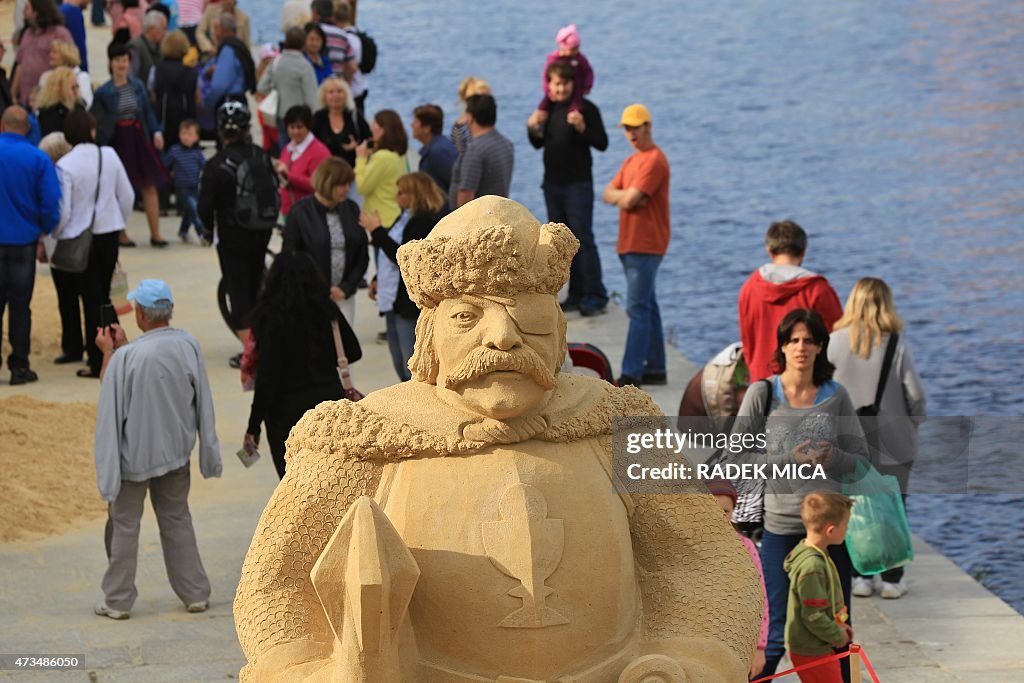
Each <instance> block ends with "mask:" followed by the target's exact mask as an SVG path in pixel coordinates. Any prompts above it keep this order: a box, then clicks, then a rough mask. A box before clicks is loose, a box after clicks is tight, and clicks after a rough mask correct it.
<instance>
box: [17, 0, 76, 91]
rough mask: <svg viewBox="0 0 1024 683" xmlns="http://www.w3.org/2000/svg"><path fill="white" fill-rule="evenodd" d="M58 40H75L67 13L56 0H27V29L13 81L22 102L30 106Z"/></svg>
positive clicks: (23, 35) (21, 44)
mask: <svg viewBox="0 0 1024 683" xmlns="http://www.w3.org/2000/svg"><path fill="white" fill-rule="evenodd" d="M55 40H66V41H68V42H69V43H73V42H74V39H73V38H72V37H71V32H70V31H68V30H67V29H66V28H64V17H63V16H62V15H61V13H60V10H58V9H57V5H56V4H55V3H54V1H53V0H28V2H26V3H25V33H23V34H22V36H21V41H20V42H19V43H18V54H17V57H15V59H16V60H17V62H18V69H17V70H16V71H15V72H14V80H13V81H12V82H11V94H12V95H13V96H14V98H15V99H16V100H17V101H18V103H19V104H21V105H22V106H28V104H29V97H30V96H31V94H32V89H33V88H35V87H36V86H37V85H38V84H39V77H40V76H42V75H43V72H44V71H46V70H48V69H49V68H50V46H51V45H52V44H53V41H55Z"/></svg>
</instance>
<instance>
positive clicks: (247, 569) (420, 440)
mask: <svg viewBox="0 0 1024 683" xmlns="http://www.w3.org/2000/svg"><path fill="white" fill-rule="evenodd" d="M577 247H578V242H577V241H576V239H575V238H574V237H573V236H572V233H571V232H570V231H569V230H568V229H567V228H566V227H565V226H564V225H561V224H547V225H543V226H542V225H540V224H539V223H538V222H537V220H536V219H534V218H533V216H532V215H530V213H529V212H528V211H527V210H526V209H525V208H524V207H522V206H520V205H519V204H517V203H515V202H512V201H510V200H507V199H500V198H497V197H483V198H480V199H477V200H476V201H474V202H471V203H470V204H468V205H466V206H464V207H462V208H461V209H459V210H458V211H456V212H454V213H452V214H451V215H449V216H448V217H447V218H445V219H444V220H443V221H442V222H441V223H439V224H438V226H437V227H436V228H435V229H434V230H433V232H432V233H431V235H430V237H429V238H427V239H426V240H421V241H417V242H413V243H410V244H408V245H406V246H403V247H402V248H401V249H400V250H399V260H400V262H401V269H402V273H403V275H404V277H405V281H406V284H407V286H408V290H409V295H410V296H411V297H412V299H413V300H414V301H415V302H416V303H417V304H418V305H419V306H420V307H421V309H422V313H421V315H420V319H419V322H418V324H417V328H416V352H415V354H414V356H413V358H412V360H411V361H410V368H411V370H412V371H413V380H412V381H410V382H406V383H403V384H399V385H396V386H393V387H390V388H388V389H384V390H381V391H377V392H375V393H373V394H370V395H369V396H367V397H366V398H365V399H364V400H363V401H361V402H359V403H351V402H348V401H339V402H336V403H324V404H321V405H320V406H318V407H317V408H316V409H315V410H312V411H310V412H308V413H307V414H306V415H305V417H303V418H302V420H301V421H300V422H299V423H298V425H296V427H295V428H294V429H293V430H292V432H291V435H290V437H289V439H288V455H287V459H288V460H287V461H288V472H287V475H286V476H285V478H284V480H283V481H282V482H281V484H280V485H279V486H278V488H277V490H276V491H275V492H274V495H273V497H272V498H271V500H270V502H269V504H268V505H267V507H266V509H265V510H264V512H263V516H262V517H261V519H260V522H259V526H258V528H257V530H256V534H255V536H254V538H253V541H252V545H251V546H250V548H249V552H248V555H247V556H246V559H245V565H244V567H243V570H242V578H241V582H240V583H239V587H238V594H237V596H236V598H235V623H236V626H237V629H238V636H239V640H240V641H241V644H242V647H243V649H244V651H245V655H246V657H247V659H248V664H247V666H246V667H245V668H243V669H242V672H241V678H242V680H243V681H261V682H262V681H268V682H269V681H344V682H346V683H347V682H352V681H371V682H376V681H459V682H462V681H465V682H469V681H502V682H507V683H513V682H519V683H525V682H527V681H556V680H557V681H581V682H583V681H586V682H591V681H611V682H614V681H694V682H700V683H711V682H714V681H730V682H732V681H744V680H746V672H747V669H748V668H749V660H750V657H751V655H752V653H753V648H754V641H755V638H756V634H757V630H758V624H759V619H760V609H761V597H760V587H759V585H758V579H757V575H756V573H755V571H754V569H753V567H752V565H751V563H750V560H749V558H748V557H747V556H746V552H745V551H744V550H743V548H742V546H741V544H740V543H739V541H738V539H737V538H736V535H735V533H734V532H733V531H732V530H731V529H730V528H729V526H728V525H727V524H726V522H725V521H724V519H723V518H722V514H721V512H720V511H719V509H718V507H717V505H716V504H715V502H714V500H713V499H712V498H711V496H710V495H707V494H706V493H703V494H702V493H698V492H696V489H694V491H695V492H694V493H693V494H691V495H685V494H675V495H666V494H645V495H637V494H632V495H631V494H625V493H622V494H617V493H615V492H614V490H613V485H612V481H611V479H612V475H611V471H612V470H611V464H610V458H611V420H612V418H613V417H615V416H620V415H656V414H659V411H658V408H657V407H656V406H655V405H654V404H653V402H652V401H651V400H650V398H649V397H648V396H647V395H646V394H644V393H643V392H641V391H639V390H637V389H633V388H624V389H617V388H614V387H612V386H610V385H608V384H606V383H604V382H601V381H600V380H596V379H592V378H587V377H581V376H575V375H574V376H567V375H564V374H562V375H560V374H559V373H558V368H559V367H560V366H561V363H562V360H563V357H564V355H565V349H566V347H565V329H566V328H565V318H564V317H563V316H562V313H561V310H560V309H559V307H558V304H557V300H556V295H557V292H558V290H559V288H560V287H561V286H562V284H563V283H564V282H565V281H566V279H567V277H568V269H569V263H570V261H571V259H572V256H573V254H574V253H575V251H576V249H577ZM697 486H700V485H699V484H698V485H697Z"/></svg>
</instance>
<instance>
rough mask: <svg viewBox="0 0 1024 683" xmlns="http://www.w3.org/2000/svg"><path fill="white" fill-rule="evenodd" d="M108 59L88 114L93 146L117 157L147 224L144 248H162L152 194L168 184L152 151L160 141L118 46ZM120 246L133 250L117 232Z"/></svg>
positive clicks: (156, 124)
mask: <svg viewBox="0 0 1024 683" xmlns="http://www.w3.org/2000/svg"><path fill="white" fill-rule="evenodd" d="M107 57H108V58H109V59H110V75H111V78H110V80H109V81H107V82H106V83H104V84H103V85H102V86H101V87H100V89H99V90H97V91H96V95H95V99H94V100H93V105H92V113H93V115H94V116H95V117H96V123H97V128H98V134H97V142H98V143H99V144H101V145H110V146H112V147H113V148H114V149H115V150H116V151H117V155H118V156H119V157H120V158H121V162H122V163H123V164H124V167H125V170H126V171H128V177H129V178H130V179H131V181H132V187H133V188H134V189H135V193H136V195H138V194H141V195H142V205H143V208H144V209H145V211H146V220H147V222H148V223H149V243H150V245H152V246H154V247H158V248H163V247H166V246H167V241H166V240H164V239H163V238H162V237H161V236H160V206H159V201H158V199H157V192H156V189H157V187H158V186H162V185H165V184H166V183H167V181H168V177H167V171H166V170H165V169H164V167H163V164H161V163H160V157H159V156H157V153H156V150H163V148H164V136H163V132H162V131H161V128H160V123H159V122H158V121H157V119H156V114H155V113H154V112H153V107H152V106H151V105H150V103H149V93H148V91H147V90H146V86H145V85H143V84H142V81H140V80H138V79H137V78H135V77H134V76H132V75H130V73H129V72H130V70H131V57H130V55H129V52H128V48H127V47H125V46H124V45H123V44H122V43H111V44H110V47H108V48H107ZM121 246H127V247H130V246H135V244H134V243H133V242H132V241H131V240H129V239H128V237H127V235H126V234H124V233H122V235H121Z"/></svg>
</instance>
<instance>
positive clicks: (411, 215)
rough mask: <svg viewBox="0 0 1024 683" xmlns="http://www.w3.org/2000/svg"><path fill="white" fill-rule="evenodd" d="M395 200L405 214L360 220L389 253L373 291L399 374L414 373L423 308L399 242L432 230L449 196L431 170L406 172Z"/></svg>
mask: <svg viewBox="0 0 1024 683" xmlns="http://www.w3.org/2000/svg"><path fill="white" fill-rule="evenodd" d="M397 187H398V191H397V192H396V193H395V201H396V202H397V203H398V206H399V208H401V210H402V214H401V215H400V216H399V217H398V218H397V219H396V220H395V222H394V223H392V224H391V225H390V226H389V227H387V228H385V227H384V226H383V225H381V221H380V216H379V215H377V214H368V213H363V214H362V215H361V216H360V217H359V224H360V225H362V226H363V229H364V230H366V232H367V234H369V236H370V242H371V243H372V244H373V246H375V247H376V248H378V249H380V252H381V254H383V255H384V256H385V257H386V258H380V259H377V276H376V277H374V278H373V281H372V282H371V283H370V296H371V298H376V300H377V310H379V311H380V314H381V315H382V316H384V322H385V324H386V325H387V335H388V349H389V350H390V351H391V362H392V363H393V364H394V367H395V372H396V373H397V374H398V378H399V379H400V380H401V381H403V382H407V381H409V380H410V379H412V374H411V373H410V372H409V359H410V358H411V357H412V351H413V346H414V345H415V343H416V321H417V319H418V318H419V314H420V311H419V308H418V307H417V306H416V304H414V303H413V302H412V300H411V299H409V292H408V291H407V290H406V288H405V282H404V281H403V280H402V273H401V271H400V270H399V269H398V247H400V246H402V245H403V244H405V243H406V242H409V241H411V240H421V239H423V238H425V237H426V236H427V235H429V234H430V231H431V230H433V229H434V226H435V225H437V222H438V221H439V220H440V219H441V217H442V216H443V215H444V206H445V196H444V193H443V192H441V188H439V187H438V186H437V183H435V182H434V179H433V178H431V177H430V176H429V175H427V174H426V173H421V172H419V171H417V172H416V173H406V174H405V175H403V176H402V177H400V178H399V179H398V183H397Z"/></svg>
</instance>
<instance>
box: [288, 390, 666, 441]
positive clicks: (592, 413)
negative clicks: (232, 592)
mask: <svg viewBox="0 0 1024 683" xmlns="http://www.w3.org/2000/svg"><path fill="white" fill-rule="evenodd" d="M660 414H661V411H660V409H659V408H658V407H657V406H656V405H655V404H654V402H653V401H652V400H651V398H650V396H648V395H647V394H646V393H644V392H642V391H640V390H639V389H637V388H635V387H625V388H616V387H613V386H611V385H609V384H607V383H605V382H602V381H600V380H597V379H594V378H590V377H585V376H582V375H567V374H561V375H559V377H558V383H557V385H556V387H555V390H554V393H553V394H552V396H551V399H550V400H549V402H548V404H547V406H546V407H545V409H544V410H543V411H542V413H541V415H540V417H541V418H542V419H537V418H534V419H529V418H527V419H518V420H514V421H509V422H508V423H500V422H498V421H496V420H488V419H486V418H483V417H480V416H478V415H473V414H470V413H465V412H462V411H459V410H458V409H456V408H453V407H451V406H449V405H448V404H447V403H445V402H444V401H442V400H441V399H440V398H438V396H437V394H436V393H435V388H434V386H433V385H430V384H424V383H422V382H416V381H411V382H405V383H402V384H397V385H395V386H392V387H388V388H386V389H382V390H380V391H376V392H373V393H372V394H370V395H369V396H367V397H366V398H365V399H363V400H362V401H360V402H359V403H352V402H350V401H334V402H326V403H321V404H320V405H319V406H317V407H316V408H315V409H314V410H311V411H309V412H308V413H306V415H305V416H303V418H302V419H301V420H300V421H299V423H298V424H297V425H296V426H295V427H294V428H293V429H292V432H291V435H290V436H289V437H288V452H289V458H291V457H294V455H296V454H297V453H298V452H299V451H300V450H302V449H309V450H311V451H313V452H316V453H319V454H321V455H323V456H334V457H342V458H345V459H349V458H358V459H360V460H396V459H401V458H409V457H416V456H426V457H443V456H447V455H460V454H468V453H473V452H475V451H479V450H482V449H484V448H488V447H490V446H492V445H495V444H498V443H504V444H510V443H518V442H520V441H525V440H528V439H530V438H536V439H540V440H543V441H552V442H557V443H569V442H573V441H578V440H582V439H589V438H593V437H598V436H604V435H608V436H610V435H611V432H612V420H613V418H615V417H619V416H642V415H660Z"/></svg>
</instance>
